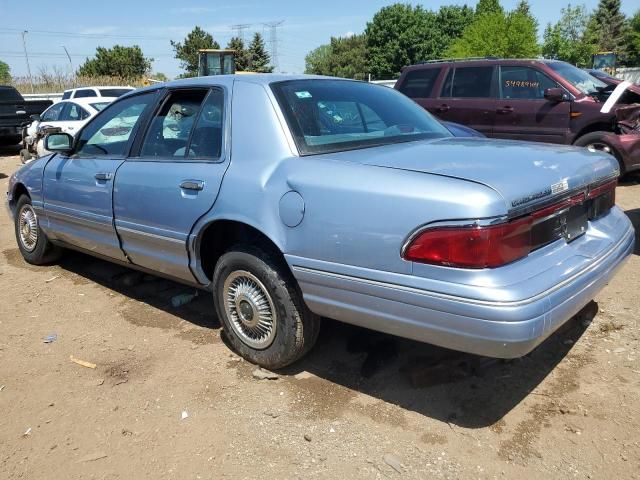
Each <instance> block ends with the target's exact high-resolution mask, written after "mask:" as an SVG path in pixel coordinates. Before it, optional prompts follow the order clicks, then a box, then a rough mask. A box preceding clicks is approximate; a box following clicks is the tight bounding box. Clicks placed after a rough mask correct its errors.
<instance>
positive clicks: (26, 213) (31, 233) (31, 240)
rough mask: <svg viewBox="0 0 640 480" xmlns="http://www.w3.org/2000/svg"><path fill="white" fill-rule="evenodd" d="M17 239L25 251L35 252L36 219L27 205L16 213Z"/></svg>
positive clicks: (36, 240) (36, 237) (36, 236)
mask: <svg viewBox="0 0 640 480" xmlns="http://www.w3.org/2000/svg"><path fill="white" fill-rule="evenodd" d="M18 237H19V239H20V243H21V244H22V247H23V248H24V249H25V250H26V251H28V252H33V251H34V250H35V248H36V245H37V244H38V217H37V216H36V212H35V211H34V210H33V207H32V206H31V205H29V204H25V205H23V206H22V208H21V209H20V212H19V213H18Z"/></svg>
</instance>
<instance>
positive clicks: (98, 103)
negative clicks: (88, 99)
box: [91, 102, 110, 111]
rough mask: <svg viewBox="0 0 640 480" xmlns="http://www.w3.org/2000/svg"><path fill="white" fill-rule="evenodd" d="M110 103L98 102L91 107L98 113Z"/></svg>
mask: <svg viewBox="0 0 640 480" xmlns="http://www.w3.org/2000/svg"><path fill="white" fill-rule="evenodd" d="M109 103H110V102H96V103H92V104H91V106H92V107H93V108H95V109H96V110H97V111H101V110H102V109H103V108H104V107H106V106H107V105H109Z"/></svg>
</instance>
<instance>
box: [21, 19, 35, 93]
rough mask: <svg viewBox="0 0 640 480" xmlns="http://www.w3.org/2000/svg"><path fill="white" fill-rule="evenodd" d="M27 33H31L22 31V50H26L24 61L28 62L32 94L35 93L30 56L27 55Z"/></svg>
mask: <svg viewBox="0 0 640 480" xmlns="http://www.w3.org/2000/svg"><path fill="white" fill-rule="evenodd" d="M27 33H29V32H28V31H27V30H23V31H22V48H24V59H25V60H26V61H27V73H28V75H29V83H30V84H31V93H35V89H34V88H33V77H31V67H30V66H29V55H28V54H27V41H26V40H25V38H24V37H25V35H26V34H27Z"/></svg>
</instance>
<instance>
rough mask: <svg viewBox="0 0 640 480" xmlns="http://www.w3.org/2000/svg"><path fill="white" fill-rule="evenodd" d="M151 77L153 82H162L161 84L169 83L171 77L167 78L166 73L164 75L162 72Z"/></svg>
mask: <svg viewBox="0 0 640 480" xmlns="http://www.w3.org/2000/svg"><path fill="white" fill-rule="evenodd" d="M150 77H151V78H152V79H153V80H158V81H160V82H168V81H169V77H167V76H166V75H165V74H164V73H162V72H156V73H154V74H152V75H150Z"/></svg>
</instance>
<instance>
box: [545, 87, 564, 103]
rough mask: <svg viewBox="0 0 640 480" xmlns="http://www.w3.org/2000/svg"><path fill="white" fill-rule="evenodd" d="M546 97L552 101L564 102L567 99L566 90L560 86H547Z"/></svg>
mask: <svg viewBox="0 0 640 480" xmlns="http://www.w3.org/2000/svg"><path fill="white" fill-rule="evenodd" d="M544 98H546V99H547V100H549V101H550V102H556V103H559V102H564V100H565V96H564V90H562V89H561V88H559V87H556V88H547V89H546V90H545V91H544Z"/></svg>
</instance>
